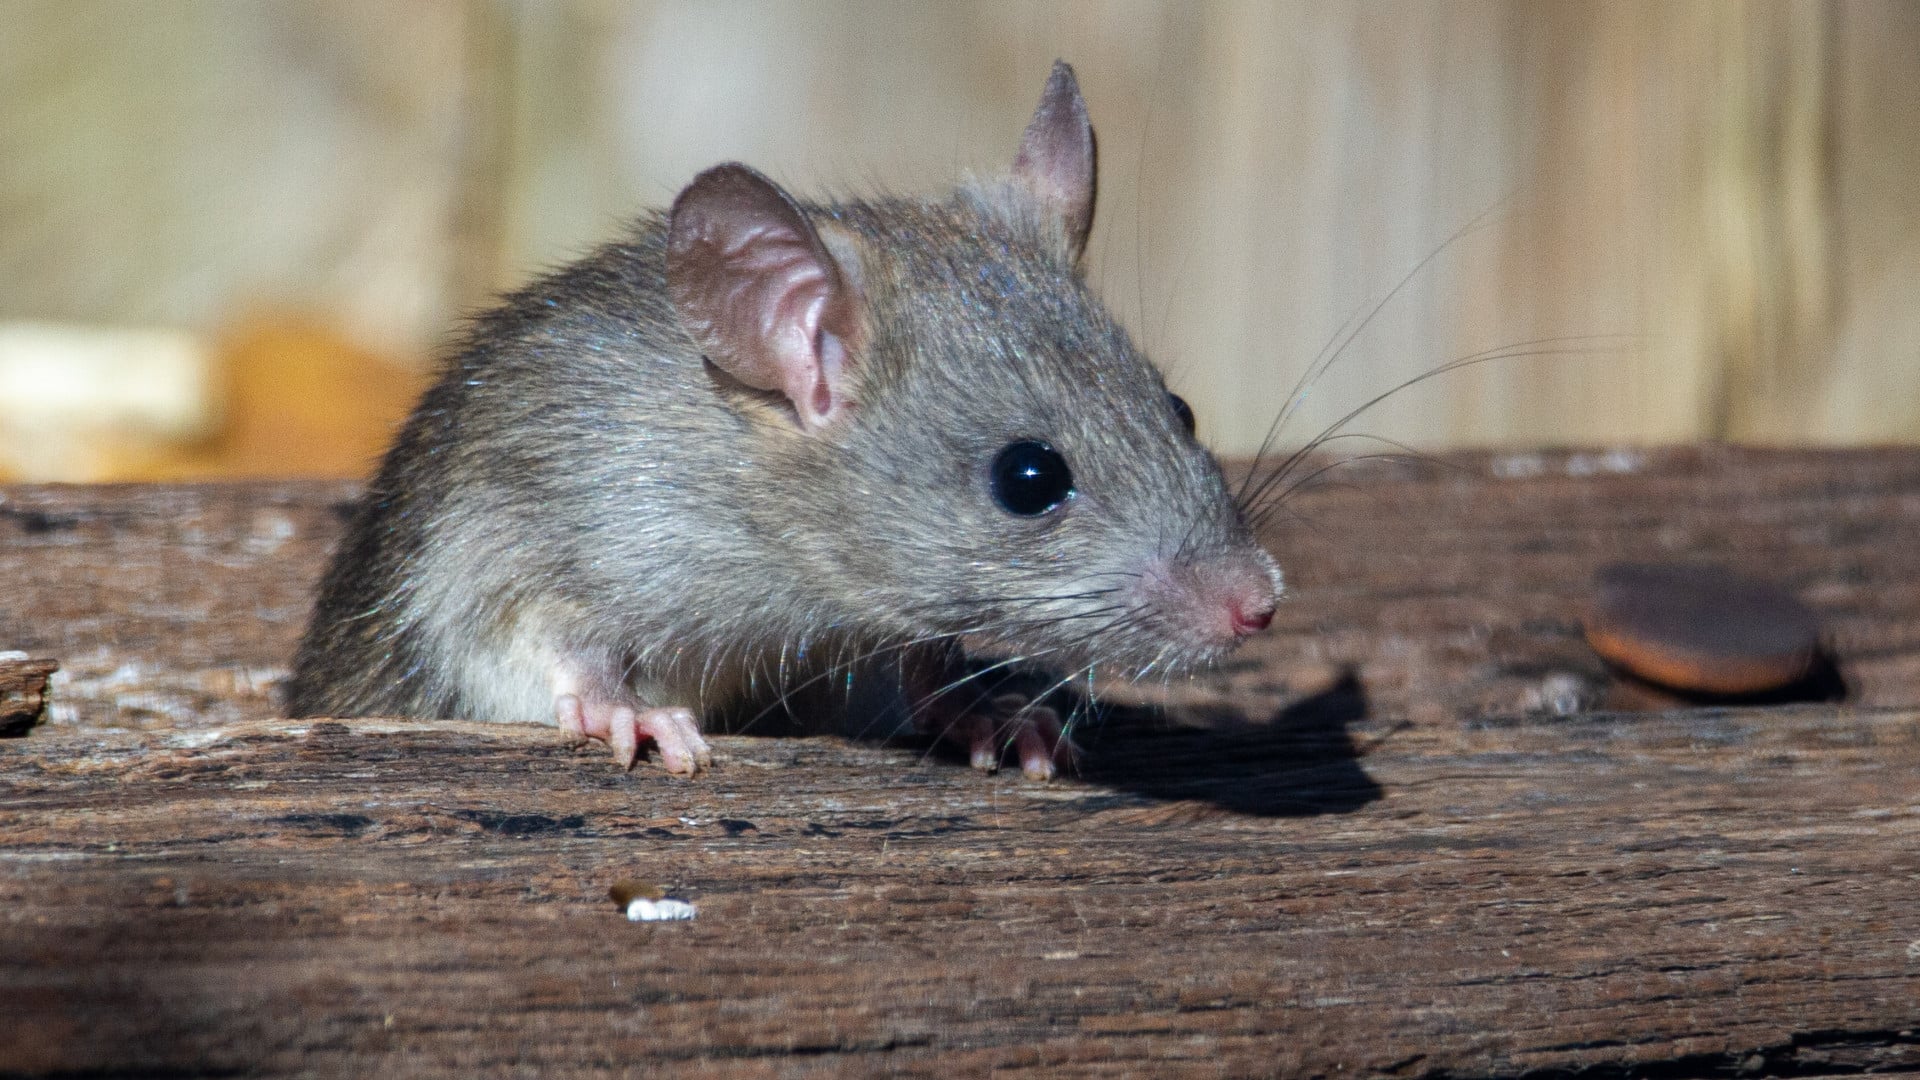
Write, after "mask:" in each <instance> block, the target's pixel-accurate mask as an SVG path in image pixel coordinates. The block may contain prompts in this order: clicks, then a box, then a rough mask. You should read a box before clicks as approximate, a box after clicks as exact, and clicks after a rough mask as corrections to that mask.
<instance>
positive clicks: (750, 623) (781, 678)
mask: <svg viewBox="0 0 1920 1080" xmlns="http://www.w3.org/2000/svg"><path fill="white" fill-rule="evenodd" d="M1092 154H1093V147H1092V132H1091V129H1090V128H1089V127H1087V125H1086V118H1085V111H1084V106H1083V105H1082V104H1081V102H1080V97H1079V92H1078V89H1077V88H1076V87H1075V86H1074V84H1073V78H1072V74H1071V72H1070V71H1069V70H1068V69H1067V68H1066V67H1065V66H1064V65H1060V66H1058V67H1056V70H1055V73H1054V77H1053V79H1052V80H1051V81H1050V82H1049V84H1048V90H1047V95H1046V97H1045V98H1044V99H1043V100H1042V103H1041V107H1040V110H1039V112H1037V113H1036V115H1035V117H1034V121H1033V124H1032V125H1031V126H1030V127H1029V128H1028V131H1027V135H1026V138H1025V140H1024V141H1023V143H1022V146H1021V152H1020V156H1019V158H1018V159H1017V160H1016V163H1015V167H1014V170H1013V173H1012V175H1011V176H1010V177H1009V178H1008V179H1007V180H1006V181H1004V182H1001V183H997V184H993V185H988V186H983V187H971V188H962V189H961V190H959V191H958V192H956V193H954V194H953V195H952V196H950V197H948V198H946V199H942V200H914V199H882V200H875V201H870V202H851V203H837V204H824V205H804V206H803V205H800V204H797V203H794V202H793V201H792V200H791V199H790V198H789V197H787V196H786V194H785V193H784V192H782V191H780V190H779V189H778V188H777V187H775V186H774V185H773V184H772V183H771V182H769V181H767V180H765V179H764V178H762V177H760V176H759V175H758V174H755V173H752V172H751V171H750V170H747V169H745V168H744V167H741V166H721V167H719V168H716V169H713V170H710V171H709V172H707V173H705V174H702V176H701V177H700V178H699V179H697V180H695V181H694V183H693V184H692V185H690V186H689V187H688V188H687V189H686V190H685V191H684V192H682V194H681V196H680V198H679V199H678V200H677V201H676V203H675V205H674V208H673V210H672V212H671V213H670V214H668V215H657V216H653V217H649V218H647V219H644V220H643V221H641V222H640V223H639V225H638V226H637V227H636V229H635V230H634V231H633V233H632V234H631V235H630V236H629V237H628V238H626V239H625V240H624V241H622V242H618V243H615V244H613V245H610V246H608V247H606V248H603V249H601V250H600V251H599V252H597V253H595V254H594V255H593V256H591V257H589V258H588V259H587V260H585V261H583V262H581V263H579V264H576V265H574V266H572V267H569V268H567V269H565V270H562V271H560V272H559V273H557V274H554V275H552V276H550V277H548V278H545V279H543V280H541V281H539V282H536V283H535V284H533V285H532V286H530V287H528V288H527V289H525V290H523V291H521V292H520V293H518V294H516V295H514V296H513V297H511V298H510V299H509V300H508V301H507V302H506V303H505V304H504V305H503V306H502V307H500V308H499V309H497V310H496V311H494V312H492V313H490V314H488V315H486V316H483V317H482V318H480V319H479V320H477V321H476V323H475V324H474V326H473V327H472V329H471V331H470V333H469V334H468V336H467V339H466V341H465V343H464V346H463V347H462V348H461V349H460V350H459V352H458V354H457V355H456V356H455V358H454V359H453V361H452V363H451V364H450V365H449V367H448V369H447V371H446V373H445V375H444V376H443V377H442V379H441V380H440V382H439V383H438V384H436V385H435V386H434V387H433V388H432V389H431V390H429V391H428V393H427V395H426V397H425V398H424V399H423V401H422V402H421V404H420V406H419V408H418V409H417V410H416V411H415V412H414V414H413V416H412V418H411V419H410V420H409V421H408V423H407V425H406V428H405V430H404V431H403V432H402V434H401V435H400V437H399V439H398V440H397V442H396V443H395V445H394V447H393V449H392V450H391V451H390V452H389V453H388V455H387V457H386V459H385V462H384V464H383V465H382V468H381V470H380V473H379V475H378V477H377V478H376V479H375V480H374V482H373V483H372V485H371V487H370V489H369V491H368V492H367V494H366V496H365V497H364V499H363V501H362V503H361V504H360V506H359V509H358V512H357V514H356V516H355V518H354V521H353V524H352V527H351V529H350V531H349V533H348V536H347V538H346V539H345V541H344V542H343V544H342V546H341V549H340V551H339V553H338V554H337V555H336V557H335V560H334V563H333V565H332V567H331V569H330V570H329V572H328V574H327V577H326V579H325V581H324V582H323V584H322V587H321V594H320V599H319V603H318V606H317V609H316V612H315V616H314V621H313V624H312V626H311V627H310V628H309V630H308V632H307V635H306V638H305V639H304V641H303V642H302V644H301V647H300V651H299V655H298V656H297V657H296V660H295V664H294V673H293V677H292V680H291V681H290V683H289V688H288V700H289V705H290V711H291V712H292V713H293V714H294V715H407V716H463V717H470V718H475V719H485V720H502V721H544V722H549V723H551V722H556V721H557V722H558V723H559V724H560V725H561V726H562V727H565V728H567V729H568V730H569V731H571V732H573V733H575V734H584V735H591V736H595V737H599V738H604V739H606V740H608V741H609V742H610V743H612V744H613V747H614V750H615V754H616V756H619V757H621V758H623V759H624V760H625V761H626V762H631V761H632V760H633V756H634V750H635V746H636V744H637V743H638V742H641V741H644V740H645V739H648V738H652V739H653V740H654V741H655V742H656V743H657V744H658V745H659V748H660V751H661V754H662V758H663V760H664V761H665V764H666V765H667V767H668V768H669V769H671V770H673V771H676V772H691V771H695V769H696V768H697V767H698V766H699V765H701V764H704V763H705V761H706V760H707V751H706V747H705V744H704V742H703V741H702V740H701V739H700V736H699V733H698V728H697V717H696V714H705V713H707V712H709V711H712V710H714V709H718V708H723V707H726V706H729V705H732V704H735V703H737V702H739V701H740V700H742V699H743V698H748V697H765V696H767V695H769V694H771V693H774V692H777V691H779V690H781V689H782V688H783V687H789V686H791V685H793V683H794V682H795V681H796V680H798V679H804V678H805V677H806V676H809V675H812V674H815V673H818V672H819V671H822V670H825V665H830V664H836V663H840V662H843V661H847V660H850V659H852V658H854V657H857V656H864V655H873V654H878V655H882V656H889V657H892V656H897V657H899V658H901V660H902V663H903V668H902V670H903V673H904V675H905V684H906V686H907V689H908V691H909V693H910V695H911V696H912V697H913V699H914V701H913V705H914V706H915V709H916V711H917V712H918V713H919V714H920V715H921V716H922V719H923V722H924V723H926V724H928V726H930V727H932V728H933V729H934V730H936V731H939V732H941V733H942V734H946V735H948V736H950V737H954V738H957V739H959V740H960V741H962V742H963V743H965V744H966V745H968V746H969V747H970V748H971V749H972V751H973V754H974V759H975V761H976V763H977V764H982V765H991V764H997V762H998V760H999V752H1000V750H1001V749H1002V748H1003V747H1004V746H1005V745H1006V744H1008V743H1013V744H1015V745H1017V746H1018V749H1019V756H1020V759H1021V761H1022V764H1023V765H1024V766H1025V767H1026V768H1027V770H1028V772H1029V773H1033V774H1038V775H1047V774H1050V773H1051V771H1052V767H1053V763H1054V762H1055V761H1056V760H1060V761H1064V760H1065V756H1066V754H1067V753H1068V752H1070V746H1069V744H1067V743H1066V742H1065V740H1064V739H1063V738H1062V737H1061V735H1060V732H1059V729H1058V725H1057V722H1055V721H1054V720H1053V719H1052V718H1051V716H1050V715H1049V714H1047V713H1046V711H1045V710H1023V711H1022V712H1021V713H1020V715H1019V719H1018V721H1017V722H1016V723H1014V724H1013V725H1012V726H1010V727H1009V726H1006V725H1005V724H1004V720H1005V717H1004V715H999V716H988V715H984V714H981V715H976V712H977V711H978V706H966V707H959V706H954V705H950V704H949V705H943V704H942V701H945V700H949V699H942V698H941V696H940V693H939V691H940V690H941V689H942V688H943V687H945V686H946V685H947V684H948V682H949V680H950V678H951V677H952V675H953V673H954V672H955V670H956V663H957V659H958V650H957V646H956V645H955V643H956V642H958V641H959V640H960V639H962V638H965V639H966V640H968V641H978V642H984V643H987V644H990V645H992V646H993V647H995V648H997V649H998V650H1000V651H1003V652H1011V653H1015V654H1019V655H1022V656H1029V657H1032V658H1033V659H1034V660H1036V661H1039V662H1041V663H1045V664H1049V665H1051V666H1055V667H1059V668H1063V669H1067V670H1073V669H1078V668H1082V667H1085V666H1087V665H1089V664H1092V663H1096V662H1097V663H1101V664H1112V665H1114V666H1115V667H1118V668H1121V669H1126V668H1143V667H1148V666H1153V665H1161V666H1179V665H1182V664H1187V663H1192V662H1196V661H1205V660H1209V659H1212V658H1214V657H1216V656H1218V655H1220V654H1222V653H1224V652H1225V651H1226V650H1227V649H1229V648H1231V647H1232V646H1233V645H1234V644H1235V643H1236V642H1237V640H1238V639H1239V638H1240V637H1242V636H1244V635H1245V634H1247V633H1251V632H1252V631H1253V630H1256V629H1258V628H1259V627H1262V626H1264V625H1265V624H1266V622H1267V620H1268V619H1269V618H1270V617H1271V613H1272V608H1273V601H1274V597H1275V595H1276V593H1277V590H1278V573H1277V571H1276V570H1275V569H1274V568H1273V564H1272V561H1271V559H1269V558H1268V557H1267V556H1266V554H1265V553H1264V552H1262V551H1260V550H1259V548H1258V547H1257V546H1256V545H1255V544H1254V542H1253V539H1252V536H1251V534H1250V532H1249V530H1248V529H1247V527H1246V525H1245V523H1244V521H1243V519H1242V518H1241V516H1240V514H1239V512H1238V510H1237V508H1236V507H1235V505H1234V503H1233V501H1232V500H1231V499H1230V498H1229V496H1228V495H1227V493H1226V491H1225V487H1224V484H1223V482H1222V480H1221V477H1220V473H1219V470H1218V467H1217V466H1216V465H1215V463H1214V462H1213V460H1212V459H1211V458H1210V457H1209V456H1208V455H1207V454H1206V453H1205V452H1204V451H1203V450H1202V449H1201V448H1200V447H1199V446H1198V445H1197V444H1196V443H1195V442H1194V441H1193V439H1192V436H1191V433H1190V432H1189V431H1188V430H1187V429H1186V428H1185V427H1184V426H1183V425H1182V418H1181V416H1180V415H1179V413H1178V412H1177V411H1176V409H1175V407H1174V406H1173V404H1171V403H1170V401H1169V396H1168V394H1167V392H1166V390H1165V387H1164V385H1163V384H1162V382H1161V380H1160V377H1159V375H1158V374H1157V373H1156V372H1155V371H1154V370H1153V368H1152V367H1151V365H1149V364H1148V363H1147V361H1146V360H1145V359H1144V358H1143V357H1142V356H1140V354H1139V353H1138V352H1137V350H1135V349H1134V347H1133V346H1132V344H1131V343H1130V341H1129V340H1128V339H1127V336H1126V334H1125V332H1124V331H1122V330H1121V329H1120V328H1119V327H1118V325H1117V324H1116V323H1114V322H1113V320H1112V319H1111V318H1110V317H1109V316H1108V315H1107V313H1106V312H1105V311H1104V309H1103V308H1101V307H1100V305H1099V304H1098V302H1097V301H1096V300H1095V299H1094V298H1093V297H1092V296H1091V294H1090V293H1089V292H1088V291H1087V289H1086V286H1085V284H1084V282H1083V281H1082V280H1081V278H1080V276H1079V273H1078V269H1077V263H1078V257H1079V253H1080V249H1081V247H1082V246H1083V244H1084V241H1085V238H1086V231H1087V228H1088V226H1089V225H1090V223H1091V217H1092V194H1093V159H1092ZM1062 470H1070V477H1066V476H1065V474H1064V473H1063V472H1062ZM1063 477H1064V479H1063ZM1063 484H1064V486H1063ZM1054 496H1058V497H1057V498H1054ZM823 658H824V663H823Z"/></svg>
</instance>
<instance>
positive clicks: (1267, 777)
mask: <svg viewBox="0 0 1920 1080" xmlns="http://www.w3.org/2000/svg"><path fill="white" fill-rule="evenodd" d="M1024 679H1025V676H1024V675H1014V676H1009V677H1005V678H1004V679H1000V680H992V685H991V686H988V687H983V688H982V692H983V693H985V694H989V695H990V694H992V693H995V692H998V690H1000V689H1008V688H1013V687H1015V686H1017V685H1019V684H1020V683H1021V682H1022V681H1023V680H1024ZM1047 681H1048V682H1050V681H1051V680H1047ZM1054 686H1055V689H1053V691H1052V692H1051V693H1048V694H1047V695H1046V697H1045V699H1044V700H1045V701H1046V703H1047V704H1048V705H1051V706H1052V707H1053V708H1054V709H1055V710H1056V711H1057V712H1058V713H1059V714H1060V715H1062V716H1073V717H1075V719H1074V720H1073V722H1072V737H1073V740H1074V742H1075V743H1076V744H1077V745H1078V746H1079V747H1080V750H1081V754H1080V761H1079V766H1080V769H1079V776H1078V777H1077V778H1075V779H1070V780H1067V781H1065V782H1067V783H1084V784H1091V785H1095V786H1098V787H1105V788H1112V789H1114V790H1118V791H1125V792H1131V793H1133V794H1135V795H1141V796H1145V797H1147V798H1150V799H1162V800H1167V801H1194V802H1207V803H1212V804H1214V805H1216V806H1219V807H1221V808H1222V809H1225V810H1230V811H1233V812H1235V813H1241V814H1253V815H1257V816H1260V817H1311V816H1315V815H1318V814H1344V813H1349V812H1351V811H1354V810H1358V809H1359V808H1360V807H1362V806H1365V805H1366V804H1368V803H1370V802H1372V801H1374V800H1375V799H1378V798H1380V796H1381V795H1382V794H1383V792H1382V791H1381V788H1380V785H1378V784H1376V783H1374V781H1373V778H1372V777H1370V776H1368V775H1367V774H1366V772H1365V771H1364V770H1362V769H1361V768H1360V761H1359V758H1360V754H1359V750H1358V748H1356V747H1355V745H1354V742H1353V737H1352V735H1351V734H1349V732H1348V728H1349V726H1350V725H1352V724H1355V723H1358V722H1359V721H1360V720H1363V719H1365V718H1366V716H1367V695H1366V689H1365V687H1363V686H1362V685H1361V683H1360V680H1359V678H1358V677H1356V676H1355V675H1354V674H1353V673H1352V672H1351V671H1349V672H1347V673H1345V674H1343V675H1342V676H1341V678H1340V680H1339V681H1338V682H1336V683H1334V684H1333V685H1332V686H1330V687H1328V688H1326V689H1325V690H1322V691H1320V692H1319V693H1316V694H1313V695H1311V696H1308V697H1305V698H1302V699H1300V700H1299V701H1295V702H1293V703H1292V704H1290V705H1287V706H1285V707H1284V708H1282V709H1280V710H1279V711H1278V712H1276V713H1274V714H1273V715H1272V716H1271V717H1268V718H1265V719H1254V718H1250V717H1248V716H1246V715H1244V714H1242V713H1239V712H1237V711H1230V710H1222V711H1217V712H1212V713H1207V714H1194V713H1193V712H1191V710H1185V711H1184V712H1185V716H1184V717H1183V716H1182V712H1183V711H1182V710H1176V711H1173V712H1168V711H1165V710H1160V709H1154V708H1145V707H1134V706H1123V705H1107V704H1100V703H1093V704H1089V703H1088V702H1087V700H1086V698H1085V697H1083V696H1081V695H1079V694H1077V693H1075V692H1073V691H1070V690H1062V689H1059V688H1058V685H1057V683H1056V684H1054ZM897 741H899V742H901V743H903V744H906V745H913V746H915V747H917V748H919V749H920V750H921V751H922V752H923V753H928V754H931V755H932V756H933V757H935V758H938V759H940V760H942V761H947V762H953V763H955V764H961V765H964V763H965V758H964V757H963V756H962V755H961V754H960V753H959V751H958V750H957V749H955V748H954V747H952V746H949V745H947V744H944V743H937V744H932V745H929V741H928V740H925V739H922V738H909V739H901V740H897ZM1008 767H1010V768H1012V767H1015V766H1012V765H1011V764H1009V766H1008Z"/></svg>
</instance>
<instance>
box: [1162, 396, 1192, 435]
mask: <svg viewBox="0 0 1920 1080" xmlns="http://www.w3.org/2000/svg"><path fill="white" fill-rule="evenodd" d="M1167 400H1168V401H1171V402H1173V415H1175V416H1177V417H1179V418H1180V426H1181V427H1183V428H1186V429H1187V434H1189V435H1191V434H1193V406H1191V405H1189V404H1187V399H1186V398H1183V397H1181V396H1180V395H1179V394H1168V395H1167Z"/></svg>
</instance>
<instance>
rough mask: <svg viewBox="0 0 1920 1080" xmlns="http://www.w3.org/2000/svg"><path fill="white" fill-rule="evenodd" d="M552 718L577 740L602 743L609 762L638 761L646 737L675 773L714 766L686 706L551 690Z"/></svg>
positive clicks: (630, 765)
mask: <svg viewBox="0 0 1920 1080" xmlns="http://www.w3.org/2000/svg"><path fill="white" fill-rule="evenodd" d="M553 718H554V721H555V722H556V723H558V724H559V725H560V730H561V731H562V732H564V733H565V734H566V735H567V736H568V737H569V738H571V739H572V740H573V741H574V742H575V744H576V745H577V744H579V743H583V742H585V741H586V740H588V739H599V740H601V741H603V742H605V743H606V744H607V746H608V748H609V749H611V750H612V751H613V761H614V764H616V765H618V766H620V767H621V768H623V769H631V768H633V766H634V764H635V763H636V762H638V761H639V760H640V745H641V744H642V743H644V742H647V741H652V743H653V744H654V746H656V747H658V748H659V750H660V764H661V765H662V766H664V767H665V768H666V770H667V771H668V772H670V773H674V774H675V775H678V776H693V775H694V774H696V773H698V772H699V771H700V770H702V769H705V768H710V767H711V766H712V765H713V749H712V747H709V746H708V745H707V740H705V739H704V738H701V736H700V722H699V721H698V720H697V719H695V718H694V715H693V712H692V711H691V710H689V709H635V708H633V707H632V706H629V705H601V704H592V703H583V702H582V701H581V700H580V698H579V696H578V695H575V694H556V695H554V699H553Z"/></svg>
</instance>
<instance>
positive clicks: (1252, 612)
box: [1233, 598, 1273, 637]
mask: <svg viewBox="0 0 1920 1080" xmlns="http://www.w3.org/2000/svg"><path fill="white" fill-rule="evenodd" d="M1272 622H1273V600H1272V598H1268V599H1265V600H1255V601H1253V602H1252V603H1248V602H1246V601H1235V602H1234V604H1233V633H1234V636H1236V637H1248V636H1250V635H1253V634H1257V633H1259V632H1260V631H1262V630H1265V629H1266V628H1267V627H1268V625H1270V624H1271V623H1272Z"/></svg>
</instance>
